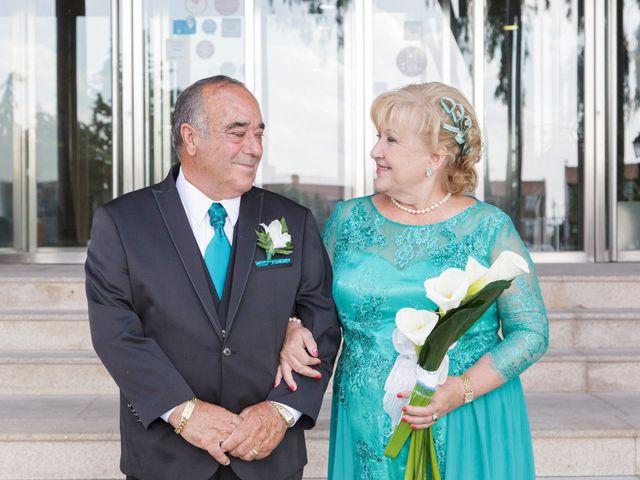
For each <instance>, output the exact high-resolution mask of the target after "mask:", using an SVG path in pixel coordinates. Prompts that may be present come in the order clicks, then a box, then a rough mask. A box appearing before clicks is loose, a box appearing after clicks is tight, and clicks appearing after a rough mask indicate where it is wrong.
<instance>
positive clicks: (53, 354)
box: [0, 350, 101, 365]
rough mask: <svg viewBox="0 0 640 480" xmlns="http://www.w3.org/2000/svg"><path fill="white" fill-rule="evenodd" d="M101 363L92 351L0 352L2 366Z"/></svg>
mask: <svg viewBox="0 0 640 480" xmlns="http://www.w3.org/2000/svg"><path fill="white" fill-rule="evenodd" d="M95 363H101V362H100V359H99V358H98V356H97V355H96V353H95V352H94V351H93V350H58V351H38V350H35V351H29V350H15V351H12V350H3V351H0V365H2V364H22V365H28V364H35V365H41V364H95Z"/></svg>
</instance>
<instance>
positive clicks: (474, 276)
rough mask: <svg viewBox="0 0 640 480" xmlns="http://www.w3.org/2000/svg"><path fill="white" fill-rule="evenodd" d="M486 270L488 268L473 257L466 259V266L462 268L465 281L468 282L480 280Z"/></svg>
mask: <svg viewBox="0 0 640 480" xmlns="http://www.w3.org/2000/svg"><path fill="white" fill-rule="evenodd" d="M488 271H489V269H488V268H487V267H485V266H483V265H481V264H480V262H478V261H477V260H476V259H475V258H473V257H469V258H468V259H467V266H466V267H465V268H464V273H466V274H467V281H468V282H469V284H472V283H475V282H477V281H478V280H480V279H481V278H482V277H483V276H485V275H486V273H487V272H488Z"/></svg>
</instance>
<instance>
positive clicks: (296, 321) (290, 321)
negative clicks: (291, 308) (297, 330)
mask: <svg viewBox="0 0 640 480" xmlns="http://www.w3.org/2000/svg"><path fill="white" fill-rule="evenodd" d="M289 323H302V320H300V319H299V318H298V317H289Z"/></svg>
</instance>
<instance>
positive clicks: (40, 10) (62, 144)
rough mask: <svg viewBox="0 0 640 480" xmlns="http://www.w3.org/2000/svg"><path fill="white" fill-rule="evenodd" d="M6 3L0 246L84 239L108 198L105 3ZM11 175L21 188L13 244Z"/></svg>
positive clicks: (0, 73)
mask: <svg viewBox="0 0 640 480" xmlns="http://www.w3.org/2000/svg"><path fill="white" fill-rule="evenodd" d="M11 3H12V5H11V6H10V7H9V8H8V9H5V8H3V10H2V13H1V16H0V22H1V24H2V26H1V27H0V30H1V31H2V33H0V35H1V36H0V38H1V39H2V40H1V41H2V42H3V48H2V51H3V52H7V54H6V56H5V55H3V59H4V60H2V61H1V63H0V79H1V80H0V85H1V87H0V88H1V89H2V91H1V97H0V135H1V136H2V142H1V143H0V145H1V146H0V162H1V168H0V172H1V173H0V185H1V186H0V231H1V233H0V246H14V247H16V248H19V249H22V248H25V247H27V246H28V245H30V244H35V245H36V246H38V247H62V246H64V247H76V246H85V245H86V244H87V240H88V238H89V229H90V225H91V217H92V214H93V211H94V210H95V209H96V208H97V207H98V205H100V204H102V203H104V202H105V201H107V200H109V199H110V198H111V197H112V188H111V182H112V170H111V169H112V152H111V127H112V118H111V12H110V3H109V2H103V1H100V0H86V1H81V0H58V1H54V0H29V1H24V2H11ZM4 27H7V28H4ZM14 165H18V166H19V168H14ZM31 174H34V175H35V185H33V184H32V183H31V178H32V177H31V176H30V175H31ZM9 182H13V189H15V188H16V187H17V186H19V185H21V186H22V190H24V191H27V192H28V195H25V196H24V198H23V197H20V205H19V211H20V215H21V219H20V221H21V224H22V225H23V230H24V231H25V232H28V233H27V235H28V239H27V238H22V239H21V241H22V242H23V244H21V245H13V243H12V239H13V238H15V235H14V234H15V232H13V231H12V230H13V229H12V228H11V226H12V225H13V224H14V222H13V220H15V219H13V212H14V211H17V209H16V208H15V206H13V205H12V200H14V197H15V194H13V193H12V187H11V186H8V185H7V183H9ZM33 187H35V188H33ZM23 200H24V201H23ZM25 201H26V203H27V205H23V204H22V203H25ZM31 206H34V207H35V208H31ZM32 215H33V216H35V218H33V216H32Z"/></svg>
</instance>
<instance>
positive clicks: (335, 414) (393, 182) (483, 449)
mask: <svg viewBox="0 0 640 480" xmlns="http://www.w3.org/2000/svg"><path fill="white" fill-rule="evenodd" d="M371 119H372V120H373V123H374V124H375V126H376V129H377V131H378V141H377V143H376V144H375V146H374V147H373V149H372V151H371V157H372V158H373V160H374V161H375V163H376V175H377V177H376V180H375V187H376V191H377V192H378V193H377V194H375V195H373V196H369V197H363V198H356V199H353V200H349V201H345V202H342V203H339V204H338V205H337V207H336V209H335V211H334V212H333V214H332V216H331V218H330V219H329V221H328V223H327V225H326V227H325V229H324V234H323V237H324V241H325V244H326V247H327V250H328V252H329V255H330V257H331V258H332V261H333V269H334V280H333V294H334V298H335V302H336V305H337V308H338V312H339V314H340V320H341V322H342V328H343V333H344V345H343V349H342V355H341V357H340V360H339V363H338V366H337V370H336V373H335V382H334V388H333V404H332V414H331V415H332V416H331V440H330V447H329V479H333V480H351V479H356V478H358V479H360V478H362V479H368V480H370V479H378V478H379V479H402V478H403V477H404V469H405V463H406V455H407V452H406V450H407V448H408V443H409V442H407V444H405V447H404V450H405V451H404V452H403V453H401V455H400V456H399V457H398V458H397V459H395V460H391V459H389V458H386V457H385V456H384V455H383V451H384V447H385V445H386V444H387V442H388V440H389V438H390V435H391V433H392V431H393V428H394V425H392V424H391V421H390V418H389V417H388V416H387V414H385V412H384V411H383V408H382V398H383V396H384V384H385V380H386V378H387V375H388V374H389V371H390V370H391V368H392V366H393V364H394V361H395V359H396V356H397V352H396V351H395V349H394V347H393V345H392V341H391V332H392V331H393V329H394V326H395V324H394V321H395V314H396V312H397V311H398V310H399V309H400V308H403V307H413V308H416V309H429V310H434V309H435V308H436V306H435V304H433V303H432V302H431V301H430V300H429V299H427V298H426V296H425V291H424V287H423V282H424V280H425V279H426V278H430V277H435V276H438V275H439V274H440V273H441V272H442V271H443V270H445V269H447V268H450V267H457V268H462V269H464V267H465V264H466V261H467V258H468V257H469V256H470V255H471V256H473V257H475V258H476V259H477V260H478V261H479V262H480V263H482V264H483V265H484V266H489V265H490V264H491V262H492V261H493V260H494V259H495V258H496V257H497V256H498V255H499V254H500V252H502V251H504V250H511V251H514V252H516V253H518V254H520V255H521V256H523V257H524V258H526V259H528V261H529V264H530V272H531V273H529V274H527V275H524V276H520V277H518V278H517V279H516V280H514V282H513V284H512V285H511V287H510V288H509V289H508V290H506V291H505V292H504V293H503V294H502V295H501V296H500V297H499V299H498V301H497V302H496V304H494V305H493V306H492V307H491V308H490V309H489V310H488V311H487V312H486V313H485V315H484V316H483V317H481V318H480V319H479V320H478V321H477V322H476V323H475V324H474V325H473V327H472V328H471V329H470V330H469V331H468V332H467V333H466V334H465V335H464V336H463V337H462V338H461V339H460V340H459V341H458V343H457V345H456V346H455V348H453V349H452V350H451V351H450V352H449V357H450V366H449V377H448V378H447V380H446V382H445V383H444V384H442V385H440V386H439V387H438V389H437V392H436V393H435V395H434V397H433V400H432V402H431V404H430V405H429V406H427V407H408V409H407V412H406V415H405V418H404V419H403V421H407V422H409V423H410V424H411V425H413V426H414V427H415V428H427V427H432V426H433V431H434V437H435V445H436V450H437V457H438V464H439V468H440V472H441V474H442V478H443V479H452V480H454V479H455V480H459V479H474V480H480V479H487V480H489V479H491V480H503V479H504V480H507V479H508V480H512V479H514V478H518V479H535V471H534V470H535V468H534V460H533V450H532V444H531V434H530V430H529V421H528V417H527V409H526V405H525V401H524V394H523V391H522V385H521V383H520V379H519V375H520V374H521V373H522V372H523V371H524V370H525V369H526V368H528V367H529V366H531V364H533V363H534V362H535V361H536V360H538V359H539V358H540V357H541V356H542V354H543V353H544V352H545V351H546V349H547V345H548V319H547V316H546V313H545V308H544V305H543V302H542V298H541V295H540V290H539V286H538V281H537V279H536V275H535V270H534V268H533V264H532V262H531V260H530V257H529V255H528V253H527V250H526V248H525V246H524V245H523V243H522V240H521V239H520V237H519V236H518V233H517V231H516V229H515V228H514V226H513V223H512V222H511V220H510V218H509V217H508V216H507V215H505V214H504V213H503V212H502V211H501V210H499V209H498V208H496V207H494V206H492V205H489V204H486V203H484V202H481V201H479V200H477V199H476V198H474V197H472V196H470V195H469V194H468V193H467V192H472V191H473V190H474V188H475V186H476V180H477V178H476V172H475V170H474V166H475V165H476V163H477V162H478V160H479V158H480V154H481V149H482V144H481V137H480V129H479V128H478V122H477V119H476V116H475V113H474V111H473V108H472V107H471V105H470V104H469V102H468V101H467V99H466V98H465V97H464V96H463V95H462V94H461V93H460V92H459V91H458V90H456V89H455V88H452V87H449V86H447V85H444V84H442V83H436V82H434V83H427V84H423V85H409V86H406V87H404V88H402V89H400V90H396V91H392V92H388V93H384V94H382V95H380V96H379V97H378V98H376V100H375V101H374V103H373V106H372V107H371ZM289 328H290V330H289V332H288V333H289V334H288V337H287V341H286V342H285V345H284V346H283V350H282V354H281V359H282V363H281V367H282V371H283V374H284V378H285V380H286V381H287V382H288V383H289V385H290V386H291V387H294V385H293V383H292V382H293V380H292V377H291V368H294V369H295V370H296V371H298V372H299V373H303V374H307V375H316V376H317V372H315V371H313V370H312V369H311V368H310V367H309V365H313V364H314V363H315V359H314V358H313V357H312V356H310V355H307V353H306V352H305V349H304V346H306V347H307V351H308V352H309V353H312V354H313V353H315V352H313V350H314V344H313V340H312V339H311V338H310V334H309V333H308V331H307V330H306V329H305V328H304V327H303V326H302V325H300V324H291V325H290V327H289ZM500 331H501V334H502V337H501V336H500V333H499V332H500ZM398 393H400V394H404V395H407V396H408V392H404V393H403V392H398Z"/></svg>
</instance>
